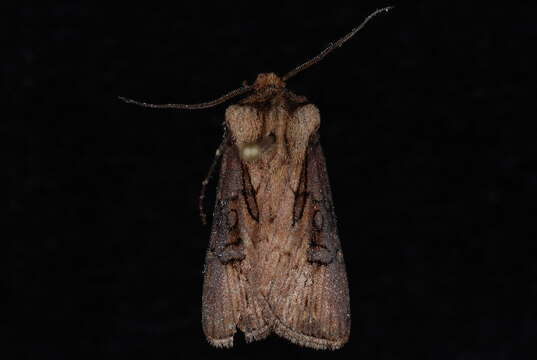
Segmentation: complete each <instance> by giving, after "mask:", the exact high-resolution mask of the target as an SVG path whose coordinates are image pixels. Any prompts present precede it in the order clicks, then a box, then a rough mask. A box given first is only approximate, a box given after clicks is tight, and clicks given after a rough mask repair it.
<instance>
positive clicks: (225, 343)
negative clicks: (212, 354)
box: [207, 335, 233, 348]
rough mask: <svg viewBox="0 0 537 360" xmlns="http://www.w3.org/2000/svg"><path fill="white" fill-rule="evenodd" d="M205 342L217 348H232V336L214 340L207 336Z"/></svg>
mask: <svg viewBox="0 0 537 360" xmlns="http://www.w3.org/2000/svg"><path fill="white" fill-rule="evenodd" d="M207 341H208V342H209V344H211V345H212V346H214V347H217V348H231V347H233V335H231V336H230V337H227V338H224V339H215V338H211V337H208V336H207Z"/></svg>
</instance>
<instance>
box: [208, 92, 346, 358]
mask: <svg viewBox="0 0 537 360" xmlns="http://www.w3.org/2000/svg"><path fill="white" fill-rule="evenodd" d="M260 98H261V99H262V100H263V101H261V100H259V101H258V98H257V97H251V98H248V99H246V101H245V102H243V103H242V104H240V105H233V106H231V107H230V108H228V110H227V112H226V123H227V125H228V127H229V130H230V131H231V136H230V137H229V138H228V139H227V141H228V142H227V145H226V146H225V148H224V154H223V158H222V166H221V170H220V180H219V184H218V190H217V201H216V206H215V211H214V217H213V227H212V233H211V240H210V245H209V249H208V252H207V258H206V268H205V280H204V287H203V314H202V322H203V330H204V332H205V335H206V337H207V339H208V341H209V343H210V344H212V345H214V346H218V347H231V346H233V335H234V333H235V332H236V329H237V328H238V329H240V330H241V331H243V332H244V334H245V338H246V341H247V342H249V341H253V340H258V339H262V338H264V337H265V336H267V335H268V334H269V333H271V332H275V333H276V334H278V335H280V336H282V337H284V338H286V339H288V340H290V341H291V342H294V343H297V344H299V345H302V346H307V347H311V348H315V349H337V348H340V347H341V346H343V345H344V344H345V343H346V342H347V341H348V338H349V333H350V306H349V291H348V284H347V277H346V272H345V264H344V260H343V253H342V250H341V245H340V241H339V237H338V234H337V225H336V217H335V213H334V208H333V204H332V196H331V192H330V186H329V182H328V176H327V172H326V164H325V160H324V156H323V152H322V149H321V145H320V142H319V135H318V126H319V113H318V110H317V108H316V107H315V106H313V105H311V104H307V103H306V101H305V98H298V97H296V96H295V95H294V94H292V93H290V92H283V93H281V95H278V96H275V97H272V96H271V97H268V101H269V102H270V103H267V102H266V101H267V98H262V97H260ZM244 124H251V125H249V127H245V125H244ZM268 136H270V137H274V139H276V140H275V143H274V146H272V147H271V148H270V149H267V150H266V151H265V152H264V153H263V155H262V156H261V157H259V158H258V159H255V160H252V161H247V160H244V159H241V156H240V153H239V149H240V148H241V146H243V144H245V143H247V141H252V140H247V139H267V137H268ZM258 141H259V140H258Z"/></svg>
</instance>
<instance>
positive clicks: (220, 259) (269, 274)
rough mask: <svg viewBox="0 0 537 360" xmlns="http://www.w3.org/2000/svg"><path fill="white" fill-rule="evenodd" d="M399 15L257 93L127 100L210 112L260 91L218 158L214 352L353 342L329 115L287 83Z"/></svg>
mask: <svg viewBox="0 0 537 360" xmlns="http://www.w3.org/2000/svg"><path fill="white" fill-rule="evenodd" d="M390 8H391V7H387V8H383V9H379V10H377V11H375V12H373V13H372V14H370V15H369V16H368V17H367V18H366V19H365V20H364V21H363V22H362V24H360V26H358V27H357V28H355V29H353V30H352V31H351V32H350V33H349V34H347V35H346V36H344V37H343V38H341V39H340V40H338V41H337V42H335V43H333V44H330V46H329V47H328V48H326V49H325V50H324V51H322V52H321V53H320V54H319V55H317V56H316V57H315V58H313V59H311V60H310V61H308V62H306V63H304V64H302V65H300V66H298V67H297V68H295V69H294V70H292V71H290V72H289V73H287V74H286V75H285V76H283V77H281V78H280V77H278V76H277V75H275V74H273V73H269V74H259V76H258V77H257V80H256V81H255V83H254V84H253V85H251V86H249V85H246V84H244V85H243V87H241V88H239V89H237V90H235V91H232V92H231V93H229V94H226V95H224V96H222V97H221V98H219V99H217V100H214V101H211V102H207V103H202V104H194V105H186V104H163V105H154V104H148V103H141V102H137V101H134V100H130V99H125V98H121V99H122V100H124V101H126V102H128V103H134V104H137V105H141V106H145V107H153V108H180V109H201V108H207V107H211V106H214V105H217V104H220V103H222V102H224V101H226V100H228V99H229V98H231V97H233V96H236V95H239V94H244V93H246V92H251V94H250V95H249V96H248V97H246V98H244V99H243V100H241V101H239V102H238V103H237V104H236V105H231V106H229V107H228V108H227V109H226V113H225V128H226V129H227V131H226V135H225V136H224V140H223V142H222V144H221V146H220V148H219V149H218V151H217V157H220V156H221V157H222V162H221V169H220V178H219V182H218V189H217V195H216V205H215V209H214V215H213V225H212V231H211V239H210V244H209V248H208V251H207V255H206V265H205V271H204V274H205V279H204V285H203V309H202V324H203V331H204V333H205V335H206V337H207V340H208V341H209V343H210V344H211V345H214V346H217V347H231V346H233V336H234V334H235V332H236V331H237V328H238V329H240V330H241V331H242V332H243V333H244V335H245V338H246V341H247V342H250V341H253V340H260V339H263V338H265V337H266V336H267V335H269V334H270V333H271V332H274V333H276V334H278V335H280V336H282V337H284V338H286V339H288V340H290V341H292V342H293V343H296V344H299V345H302V346H307V347H311V348H315V349H338V348H340V347H341V346H343V345H344V344H345V343H346V342H347V340H348V338H349V333H350V325H351V316H350V305H349V289H348V284H347V276H346V273H345V264H344V261H343V253H342V250H341V244H340V241H339V237H338V234H337V226H336V216H335V213H334V206H333V204H332V196H331V193H330V186H329V183H328V175H327V172H326V164H325V160H324V156H323V151H322V149H321V145H320V142H319V125H320V115H319V110H318V109H317V107H316V106H315V105H313V104H311V103H309V102H308V101H307V99H306V98H305V97H303V96H298V95H295V94H294V93H292V92H291V91H289V90H287V89H286V87H285V85H286V84H285V81H286V80H287V79H289V78H291V77H292V76H294V75H296V74H297V73H298V72H300V71H302V70H304V69H306V68H307V67H309V66H311V65H313V64H315V63H317V62H319V61H320V60H321V59H322V58H323V57H324V56H326V55H327V54H328V53H329V52H330V51H332V50H333V49H335V48H337V47H340V46H341V45H342V44H343V43H344V42H345V41H347V40H348V39H350V38H351V37H352V36H353V35H354V34H355V33H356V32H358V31H359V30H360V29H361V28H362V27H363V26H364V25H365V24H366V23H367V21H369V19H371V18H372V17H373V16H375V15H377V14H378V13H380V12H382V11H387V10H389V9H390ZM213 167H214V164H213ZM213 167H211V168H213ZM209 176H210V174H209ZM206 184H207V179H206V180H205V181H204V182H203V186H204V188H205V185H206ZM200 198H201V201H202V200H203V195H202V196H201V197H200Z"/></svg>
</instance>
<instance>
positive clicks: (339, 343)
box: [274, 319, 349, 350]
mask: <svg viewBox="0 0 537 360" xmlns="http://www.w3.org/2000/svg"><path fill="white" fill-rule="evenodd" d="M274 332H275V333H276V334H278V335H279V336H281V337H283V338H285V339H287V340H289V341H290V342H292V343H294V344H297V345H300V346H304V347H309V348H312V349H315V350H337V349H340V348H342V347H343V345H345V344H346V343H347V341H348V340H349V335H348V334H347V335H346V336H343V337H342V338H340V339H337V340H329V339H323V338H318V337H314V336H310V335H305V334H302V333H299V332H297V331H294V330H292V329H290V328H289V327H287V326H285V325H284V324H283V323H281V322H280V321H279V320H277V319H276V320H275V323H274Z"/></svg>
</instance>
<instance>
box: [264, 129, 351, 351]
mask: <svg viewBox="0 0 537 360" xmlns="http://www.w3.org/2000/svg"><path fill="white" fill-rule="evenodd" d="M293 214H294V219H293V226H292V230H291V231H290V233H291V236H293V237H294V239H291V241H290V242H291V243H294V244H295V246H294V249H293V250H292V251H290V252H289V253H288V254H286V255H287V256H281V257H280V260H279V261H278V265H277V269H275V271H274V272H273V274H274V276H273V279H272V282H271V285H270V290H269V294H268V299H267V300H268V303H269V306H270V308H271V310H272V315H273V320H272V321H273V327H274V331H275V332H276V333H278V334H279V335H280V336H283V337H285V338H287V339H288V340H290V341H292V342H294V343H297V344H300V345H303V346H307V347H312V348H317V349H337V348H339V347H341V346H343V344H345V343H346V342H347V340H348V337H349V333H350V306H349V290H348V284H347V276H346V273H345V264H344V261H343V253H342V251H341V245H340V242H339V238H338V234H337V226H336V217H335V214H334V209H333V205H332V196H331V192H330V186H329V182H328V177H327V172H326V164H325V160H324V156H323V153H322V149H321V146H320V143H319V141H318V136H317V135H314V136H313V139H312V140H311V141H310V144H309V146H308V150H307V155H306V161H305V167H304V169H303V170H302V175H301V177H300V182H299V186H298V189H297V191H296V193H295V205H294V211H293Z"/></svg>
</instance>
